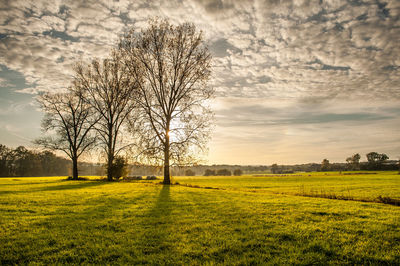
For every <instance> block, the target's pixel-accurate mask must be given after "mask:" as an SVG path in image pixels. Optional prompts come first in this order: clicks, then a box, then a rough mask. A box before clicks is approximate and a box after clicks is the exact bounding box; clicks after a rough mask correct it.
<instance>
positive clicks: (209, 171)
mask: <svg viewBox="0 0 400 266" xmlns="http://www.w3.org/2000/svg"><path fill="white" fill-rule="evenodd" d="M204 176H215V170H212V169H206V171H205V172H204Z"/></svg>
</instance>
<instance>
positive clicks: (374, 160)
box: [366, 152, 389, 170]
mask: <svg viewBox="0 0 400 266" xmlns="http://www.w3.org/2000/svg"><path fill="white" fill-rule="evenodd" d="M366 156H367V161H368V167H369V168H370V169H371V170H381V169H382V164H383V163H384V162H385V161H386V160H388V159H389V157H388V156H387V155H386V154H384V153H377V152H370V153H367V154H366Z"/></svg>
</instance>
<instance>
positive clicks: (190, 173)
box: [185, 169, 196, 176]
mask: <svg viewBox="0 0 400 266" xmlns="http://www.w3.org/2000/svg"><path fill="white" fill-rule="evenodd" d="M194 175H196V173H195V172H194V171H193V170H192V169H187V170H186V171H185V176H194Z"/></svg>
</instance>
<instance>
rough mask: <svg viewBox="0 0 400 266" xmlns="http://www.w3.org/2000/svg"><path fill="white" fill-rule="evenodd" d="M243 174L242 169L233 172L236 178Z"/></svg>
mask: <svg viewBox="0 0 400 266" xmlns="http://www.w3.org/2000/svg"><path fill="white" fill-rule="evenodd" d="M242 174H243V171H242V170H241V169H235V170H234V171H233V175H235V176H241V175H242Z"/></svg>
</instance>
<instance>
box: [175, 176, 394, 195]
mask: <svg viewBox="0 0 400 266" xmlns="http://www.w3.org/2000/svg"><path fill="white" fill-rule="evenodd" d="M363 173H366V174H363ZM175 180H176V181H178V182H179V183H181V184H190V185H197V186H201V187H206V186H210V187H215V188H222V189H228V190H240V191H253V192H267V193H268V192H270V193H271V192H272V193H283V194H291V195H303V194H306V195H316V196H318V195H321V196H323V195H326V196H337V197H344V198H350V199H355V200H375V199H376V198H377V197H379V196H381V197H390V198H393V199H400V175H399V174H398V172H397V171H396V172H394V171H391V172H376V171H374V172H366V171H362V172H343V173H339V172H313V173H296V174H289V175H273V174H266V175H255V176H253V175H244V176H240V177H235V176H225V177H206V176H202V177H177V178H175Z"/></svg>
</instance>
